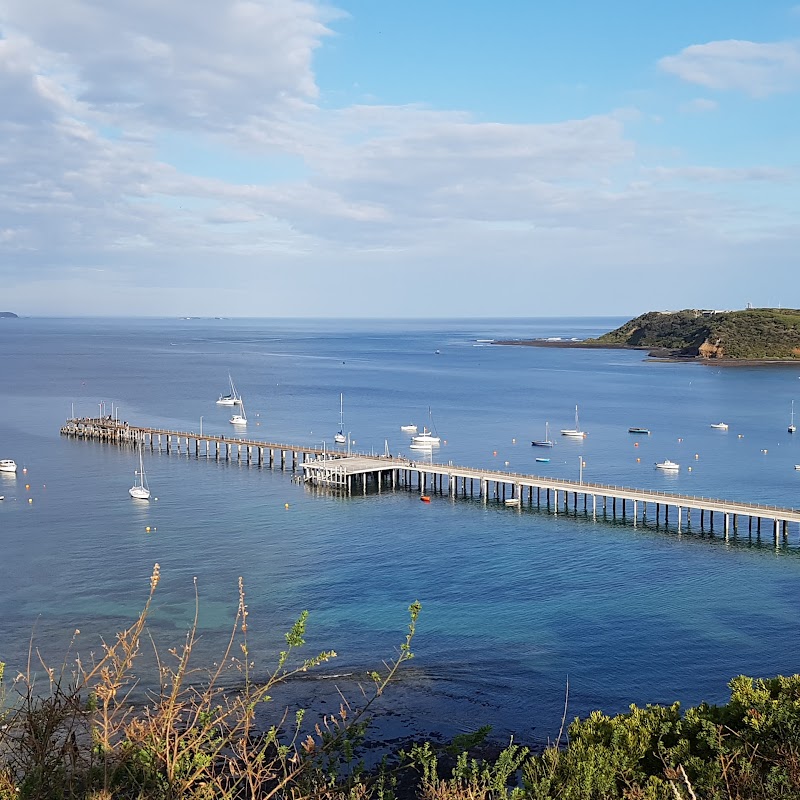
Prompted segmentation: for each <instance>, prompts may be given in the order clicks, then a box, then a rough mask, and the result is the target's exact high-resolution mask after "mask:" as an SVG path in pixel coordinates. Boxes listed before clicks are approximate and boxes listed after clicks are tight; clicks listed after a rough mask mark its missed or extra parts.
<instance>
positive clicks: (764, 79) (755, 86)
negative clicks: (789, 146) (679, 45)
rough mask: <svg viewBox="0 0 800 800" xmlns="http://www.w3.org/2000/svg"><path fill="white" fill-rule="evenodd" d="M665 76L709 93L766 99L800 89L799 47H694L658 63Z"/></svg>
mask: <svg viewBox="0 0 800 800" xmlns="http://www.w3.org/2000/svg"><path fill="white" fill-rule="evenodd" d="M658 63H659V66H660V67H661V69H663V70H664V71H665V72H669V73H671V74H673V75H677V76H678V77H679V78H681V79H683V80H685V81H688V82H689V83H695V84H699V85H700V86H707V87H708V88H709V89H733V90H738V91H741V92H744V93H745V94H749V95H751V96H752V97H766V96H768V95H771V94H777V93H780V92H791V91H796V90H797V89H798V88H800V44H798V43H797V42H772V43H759V42H747V41H740V40H736V39H729V40H726V41H718V42H709V43H708V44H694V45H691V46H690V47H687V48H685V49H684V50H682V51H681V52H680V53H678V54H677V55H674V56H666V57H665V58H662V59H661V60H660V61H659V62H658Z"/></svg>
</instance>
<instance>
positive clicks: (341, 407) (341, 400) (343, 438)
mask: <svg viewBox="0 0 800 800" xmlns="http://www.w3.org/2000/svg"><path fill="white" fill-rule="evenodd" d="M333 441H334V442H336V444H344V443H345V442H346V441H347V437H346V436H345V435H344V395H343V394H341V393H340V394H339V433H337V434H336V436H334V437H333Z"/></svg>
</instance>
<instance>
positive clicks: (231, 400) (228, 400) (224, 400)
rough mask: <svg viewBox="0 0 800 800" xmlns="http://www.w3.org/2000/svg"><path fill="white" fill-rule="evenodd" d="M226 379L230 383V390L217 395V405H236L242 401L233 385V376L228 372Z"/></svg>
mask: <svg viewBox="0 0 800 800" xmlns="http://www.w3.org/2000/svg"><path fill="white" fill-rule="evenodd" d="M228 380H229V381H230V383H231V390H230V392H228V394H221V395H220V396H219V400H217V405H218V406H238V405H239V404H240V403H241V402H242V398H241V397H239V394H238V392H237V391H236V387H235V386H234V385H233V378H232V377H231V374H230V372H229V373H228Z"/></svg>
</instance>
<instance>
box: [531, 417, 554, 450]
mask: <svg viewBox="0 0 800 800" xmlns="http://www.w3.org/2000/svg"><path fill="white" fill-rule="evenodd" d="M531 444H532V445H533V446H534V447H552V446H553V442H552V441H550V423H549V422H545V424H544V439H542V440H540V441H538V442H531Z"/></svg>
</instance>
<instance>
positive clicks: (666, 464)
mask: <svg viewBox="0 0 800 800" xmlns="http://www.w3.org/2000/svg"><path fill="white" fill-rule="evenodd" d="M680 468H681V465H680V464H676V463H675V462H674V461H670V460H669V459H668V458H667V459H664V461H656V469H663V470H664V471H665V472H677V471H678V470H679V469H680Z"/></svg>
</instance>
